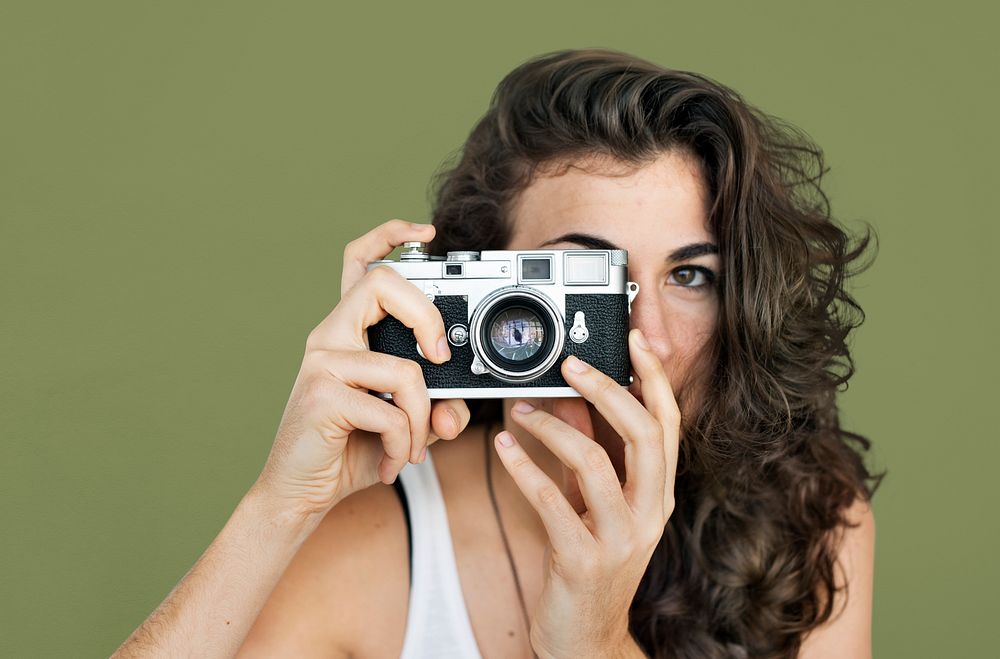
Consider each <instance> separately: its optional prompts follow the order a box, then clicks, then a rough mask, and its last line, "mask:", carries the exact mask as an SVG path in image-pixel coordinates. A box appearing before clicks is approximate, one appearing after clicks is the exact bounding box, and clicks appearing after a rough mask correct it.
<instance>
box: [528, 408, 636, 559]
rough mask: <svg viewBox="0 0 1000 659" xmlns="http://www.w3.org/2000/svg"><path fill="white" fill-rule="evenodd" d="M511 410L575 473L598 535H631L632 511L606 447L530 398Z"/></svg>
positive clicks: (607, 538) (619, 536) (609, 538)
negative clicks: (535, 405)
mask: <svg viewBox="0 0 1000 659" xmlns="http://www.w3.org/2000/svg"><path fill="white" fill-rule="evenodd" d="M510 411H511V418H512V419H513V420H514V421H515V422H516V423H518V424H519V425H520V426H522V427H523V428H524V429H525V430H527V431H528V432H529V433H531V436H532V437H535V438H536V439H538V441H540V442H542V443H543V444H545V446H546V447H547V448H548V449H549V450H550V451H552V453H553V454H554V455H555V456H556V457H557V458H559V460H560V461H561V462H562V463H563V464H565V465H568V466H569V468H570V469H572V470H573V472H574V473H575V474H576V478H577V480H578V481H579V483H580V492H581V493H582V494H583V500H584V503H585V504H586V505H587V510H588V512H590V517H591V518H592V519H593V522H594V525H595V526H596V529H597V533H596V534H595V535H596V536H597V537H598V538H599V539H603V540H613V539H615V538H619V539H620V538H625V537H628V535H629V533H630V529H631V527H632V511H631V510H630V509H629V507H628V505H627V504H626V503H625V497H624V496H623V494H622V486H621V483H619V482H618V474H617V472H615V467H614V465H613V464H611V458H609V457H608V453H607V451H605V450H604V447H603V446H601V445H600V444H598V443H597V442H595V441H594V440H593V439H591V438H590V437H587V436H585V435H583V434H582V433H581V432H580V431H578V430H576V429H575V428H573V427H572V426H570V425H569V424H567V423H565V422H564V421H562V420H561V419H559V418H557V417H555V416H553V415H551V414H549V413H548V412H546V411H545V410H540V409H537V408H535V407H533V406H531V405H530V404H529V403H528V402H527V401H524V400H519V401H517V403H515V404H514V407H512V408H511V410H510ZM567 505H569V504H567Z"/></svg>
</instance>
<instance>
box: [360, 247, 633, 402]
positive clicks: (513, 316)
mask: <svg viewBox="0 0 1000 659" xmlns="http://www.w3.org/2000/svg"><path fill="white" fill-rule="evenodd" d="M378 267H390V268H393V269H394V270H396V271H397V272H398V273H399V274H400V275H402V276H403V277H404V278H405V279H407V280H408V281H409V282H410V283H411V284H413V285H414V286H416V287H417V288H419V289H420V290H421V291H422V292H423V293H424V295H426V296H427V298H428V299H429V300H431V302H433V303H434V306H436V307H437V308H438V310H439V311H440V312H441V317H442V318H443V319H444V327H445V336H446V337H447V339H448V342H449V344H450V346H449V347H450V348H451V354H452V357H451V359H450V360H449V361H447V362H445V363H444V364H435V363H433V362H431V361H429V360H427V359H425V358H424V355H423V353H422V352H421V350H420V347H419V346H418V345H417V342H416V338H415V337H414V335H413V330H412V329H410V328H408V327H407V326H406V325H404V324H403V323H401V322H400V321H399V320H397V319H396V318H393V317H392V316H386V317H385V318H383V319H382V320H380V321H379V322H378V323H376V324H374V325H372V326H371V327H369V328H368V344H369V349H370V350H372V351H375V352H382V353H386V354H390V355H395V356H397V357H403V358H406V359H411V360H413V361H415V362H417V363H418V364H420V366H421V368H422V369H423V375H424V381H425V382H426V384H427V391H428V393H429V394H430V397H431V398H464V399H467V398H513V397H571V396H579V395H580V394H579V393H578V392H577V391H576V390H575V389H573V388H572V387H570V386H569V385H568V384H567V383H566V380H565V379H564V378H563V377H562V373H561V372H560V370H559V365H560V364H561V363H562V361H563V360H564V359H566V358H567V357H568V356H569V355H576V356H577V357H579V358H580V359H582V360H583V361H585V362H587V363H588V364H590V365H591V366H593V367H594V368H597V369H599V370H600V371H602V372H603V373H605V374H607V375H608V376H609V377H611V378H612V379H613V380H615V381H616V382H618V383H619V384H621V385H622V386H625V387H627V386H628V385H629V384H630V383H631V380H632V378H631V376H630V370H631V362H630V360H629V354H628V340H627V339H628V331H629V314H630V313H631V305H632V300H633V299H635V296H636V295H637V294H638V292H639V286H638V284H636V283H635V282H630V281H628V252H627V251H626V250H623V249H612V250H606V249H555V250H484V251H453V252H448V254H447V256H431V255H429V254H428V253H427V246H426V244H425V243H419V242H408V243H404V244H403V250H402V252H401V254H400V258H399V261H393V260H389V259H386V260H381V261H374V262H372V263H369V264H368V269H369V270H371V269H373V268H378ZM375 393H377V394H378V395H379V396H380V397H382V398H386V399H391V397H392V396H391V394H386V393H378V392H375Z"/></svg>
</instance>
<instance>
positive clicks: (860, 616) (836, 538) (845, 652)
mask: <svg viewBox="0 0 1000 659" xmlns="http://www.w3.org/2000/svg"><path fill="white" fill-rule="evenodd" d="M845 518H846V524H844V525H841V527H840V528H838V529H837V532H836V533H834V534H833V535H832V536H831V540H832V542H833V546H834V547H835V551H836V556H837V559H836V564H835V565H834V580H835V582H836V584H837V589H838V590H837V592H836V594H835V595H834V603H833V612H832V613H831V617H830V619H829V620H827V621H826V622H825V623H824V624H823V625H820V626H819V627H817V628H816V629H814V630H812V632H810V633H809V634H808V635H807V636H806V638H805V639H804V640H803V643H802V648H801V652H800V654H799V656H800V657H803V658H804V659H822V658H824V657H843V656H851V657H870V656H871V624H872V599H873V590H874V577H875V513H874V511H873V510H872V508H871V504H870V502H868V501H865V500H863V499H860V498H859V499H855V501H854V503H853V504H852V505H851V506H850V507H849V508H848V509H847V511H846V513H845ZM821 603H823V604H825V598H824V600H823V601H822V602H821Z"/></svg>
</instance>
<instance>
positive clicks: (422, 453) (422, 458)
mask: <svg viewBox="0 0 1000 659" xmlns="http://www.w3.org/2000/svg"><path fill="white" fill-rule="evenodd" d="M426 457H427V447H426V446H425V447H424V448H423V450H422V451H420V457H419V458H417V462H423V461H424V458H426Z"/></svg>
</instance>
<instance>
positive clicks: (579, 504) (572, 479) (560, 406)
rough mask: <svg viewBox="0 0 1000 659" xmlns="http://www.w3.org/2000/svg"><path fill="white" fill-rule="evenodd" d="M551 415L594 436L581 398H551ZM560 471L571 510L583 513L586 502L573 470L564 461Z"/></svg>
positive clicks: (588, 414) (584, 403)
mask: <svg viewBox="0 0 1000 659" xmlns="http://www.w3.org/2000/svg"><path fill="white" fill-rule="evenodd" d="M552 415H553V416H555V417H558V418H560V419H562V420H563V421H564V422H565V423H567V424H569V425H570V426H571V427H572V428H575V429H576V430H577V431H578V432H580V433H581V434H582V435H585V436H587V437H593V436H594V426H593V423H592V422H591V420H590V410H588V409H587V402H586V401H585V400H584V399H583V398H556V399H553V401H552ZM562 472H563V492H564V493H565V495H566V500H567V501H569V503H570V505H572V506H573V510H575V511H576V512H578V513H583V511H585V510H586V509H587V504H586V503H585V502H584V500H583V493H582V492H581V491H580V481H579V480H578V479H577V477H576V474H575V473H574V472H573V470H572V469H570V468H569V467H568V466H567V465H566V464H565V463H563V465H562Z"/></svg>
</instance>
